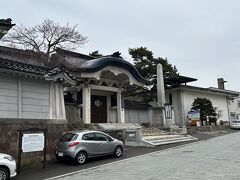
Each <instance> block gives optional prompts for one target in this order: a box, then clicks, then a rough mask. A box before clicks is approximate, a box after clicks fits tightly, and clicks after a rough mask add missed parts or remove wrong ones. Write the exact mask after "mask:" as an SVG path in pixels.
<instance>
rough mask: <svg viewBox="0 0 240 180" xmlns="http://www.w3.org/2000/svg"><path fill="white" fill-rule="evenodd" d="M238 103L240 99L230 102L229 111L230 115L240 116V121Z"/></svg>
mask: <svg viewBox="0 0 240 180" xmlns="http://www.w3.org/2000/svg"><path fill="white" fill-rule="evenodd" d="M238 102H240V97H238V98H236V99H234V100H232V101H230V103H229V109H230V110H229V111H230V113H233V114H235V116H238V119H240V107H238Z"/></svg>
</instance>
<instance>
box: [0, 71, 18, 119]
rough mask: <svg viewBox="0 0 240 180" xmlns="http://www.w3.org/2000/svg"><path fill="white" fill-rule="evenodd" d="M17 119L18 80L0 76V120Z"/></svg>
mask: <svg viewBox="0 0 240 180" xmlns="http://www.w3.org/2000/svg"><path fill="white" fill-rule="evenodd" d="M17 117H18V80H17V78H10V77H7V76H3V75H2V74H0V118H17Z"/></svg>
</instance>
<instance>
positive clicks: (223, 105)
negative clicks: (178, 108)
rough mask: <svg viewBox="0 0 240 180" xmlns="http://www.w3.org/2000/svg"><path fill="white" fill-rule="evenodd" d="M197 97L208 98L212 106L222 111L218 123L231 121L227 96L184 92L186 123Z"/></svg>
mask: <svg viewBox="0 0 240 180" xmlns="http://www.w3.org/2000/svg"><path fill="white" fill-rule="evenodd" d="M197 97H199V98H207V99H209V100H210V101H211V102H212V104H213V107H217V108H218V109H219V110H222V115H223V116H222V117H221V118H219V119H218V122H219V121H220V120H223V121H229V114H228V113H229V112H228V103H229V102H228V101H227V98H226V96H222V95H217V94H214V93H211V94H210V93H204V92H194V91H190V90H184V91H183V98H184V116H185V117H184V119H185V121H186V120H187V113H188V111H190V110H191V107H192V103H193V101H194V99H196V98H197Z"/></svg>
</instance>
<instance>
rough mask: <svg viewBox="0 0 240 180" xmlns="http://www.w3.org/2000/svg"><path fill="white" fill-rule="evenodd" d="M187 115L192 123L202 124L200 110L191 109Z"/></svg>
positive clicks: (195, 124)
mask: <svg viewBox="0 0 240 180" xmlns="http://www.w3.org/2000/svg"><path fill="white" fill-rule="evenodd" d="M187 117H188V121H189V124H190V125H194V126H200V112H198V111H190V112H188V115H187Z"/></svg>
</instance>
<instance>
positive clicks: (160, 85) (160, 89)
mask: <svg viewBox="0 0 240 180" xmlns="http://www.w3.org/2000/svg"><path fill="white" fill-rule="evenodd" d="M157 102H158V105H159V106H163V105H164V104H165V102H166V99H165V89H164V79H163V68H162V65H161V64H160V63H159V64H158V65H157Z"/></svg>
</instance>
